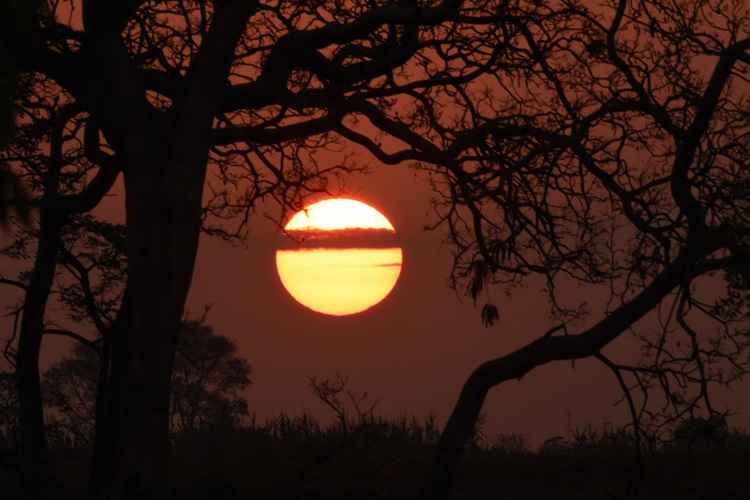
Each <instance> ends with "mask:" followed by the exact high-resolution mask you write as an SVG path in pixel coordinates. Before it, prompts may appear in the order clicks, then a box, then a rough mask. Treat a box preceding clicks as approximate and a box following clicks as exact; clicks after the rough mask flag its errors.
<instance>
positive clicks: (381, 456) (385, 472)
mask: <svg viewBox="0 0 750 500" xmlns="http://www.w3.org/2000/svg"><path fill="white" fill-rule="evenodd" d="M438 436H439V429H438V428H437V427H436V426H435V422H434V421H432V420H429V419H428V420H426V421H423V422H419V421H416V420H408V419H403V420H400V421H384V420H379V419H373V420H363V421H361V422H359V423H357V424H356V425H353V426H342V425H340V423H336V424H334V425H332V426H330V427H322V426H321V424H319V423H318V422H316V421H315V420H314V419H312V418H310V417H307V416H303V417H298V418H290V417H284V416H282V417H279V418H277V419H275V420H272V421H270V422H266V423H263V424H261V423H258V422H253V421H249V422H247V423H246V424H245V425H243V426H241V427H237V428H223V429H222V428H215V429H210V428H206V429H204V430H200V431H196V432H191V433H189V434H182V435H178V436H174V447H173V450H172V454H173V456H172V460H171V477H172V491H173V494H174V498H181V499H192V498H195V499H199V498H200V499H203V498H207V499H208V498H211V499H234V498H237V499H250V498H265V499H287V498H290V499H291V498H294V499H318V498H320V499H323V498H330V499H339V498H340V499H368V498H384V499H385V498H394V499H396V498H398V499H401V498H416V497H417V495H418V493H419V489H420V487H421V485H422V484H423V479H424V477H425V475H426V474H427V473H428V471H429V466H430V464H431V460H432V457H433V455H434V448H435V443H436V440H437V438H438ZM560 441H561V440H554V442H555V443H556V444H555V446H550V445H549V443H551V442H552V441H550V442H548V446H542V447H540V448H537V449H535V450H530V449H528V448H527V447H526V446H525V444H524V441H523V439H522V438H521V437H520V436H500V437H498V438H497V439H487V438H483V437H477V439H476V440H475V442H474V443H473V445H472V446H471V447H470V448H469V452H468V453H467V456H466V461H465V462H464V464H463V465H462V467H461V469H460V471H459V476H458V478H457V481H456V490H455V493H454V496H453V498H456V499H484V498H486V499H490V498H491V499H503V498H514V499H567V498H571V499H572V498H576V499H578V498H583V499H588V498H590V499H644V500H645V499H654V500H657V499H658V500H667V499H681V500H691V499H738V500H739V499H741V498H746V496H745V495H746V494H747V491H748V488H750V479H748V477H747V473H746V472H747V471H746V464H747V459H748V457H750V434H748V433H746V432H741V431H737V430H735V431H732V432H730V434H729V435H728V436H727V438H726V440H725V441H724V442H722V443H720V444H718V445H717V446H715V447H714V446H712V447H709V448H701V449H697V450H692V451H688V450H686V449H685V448H684V447H678V446H674V447H664V448H663V449H661V450H660V451H658V452H656V453H654V454H653V455H649V456H647V457H646V459H645V463H644V470H643V476H642V478H639V472H638V469H637V468H636V467H635V462H634V455H633V453H632V448H630V445H629V438H628V434H627V433H626V432H624V431H619V430H616V429H613V428H609V427H603V428H593V427H584V428H579V429H574V430H571V432H570V434H569V436H567V437H566V438H565V439H564V442H560ZM89 458H90V451H89V450H88V449H81V448H69V447H66V446H65V445H64V443H58V444H57V446H53V447H52V450H51V461H52V467H51V470H52V474H53V477H52V478H51V481H50V484H49V486H50V488H49V491H50V493H52V494H53V495H54V497H55V498H85V496H86V494H85V488H84V485H85V484H86V478H87V474H88V460H89ZM0 483H1V484H3V485H4V487H3V493H2V494H3V495H4V497H6V498H22V497H21V495H20V493H19V490H18V486H17V480H16V477H15V474H14V469H12V468H7V467H3V468H0Z"/></svg>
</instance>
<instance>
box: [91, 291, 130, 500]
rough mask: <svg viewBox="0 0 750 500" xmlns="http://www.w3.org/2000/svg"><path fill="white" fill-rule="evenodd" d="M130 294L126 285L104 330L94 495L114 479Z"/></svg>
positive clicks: (95, 433)
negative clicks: (119, 381) (112, 322)
mask: <svg viewBox="0 0 750 500" xmlns="http://www.w3.org/2000/svg"><path fill="white" fill-rule="evenodd" d="M128 296H129V293H128V290H127V286H126V289H125V292H124V294H123V298H122V303H121V304H120V310H119V311H118V312H117V318H116V319H115V324H114V325H113V326H112V328H111V329H110V330H109V331H108V332H106V334H104V339H103V344H102V351H101V357H100V365H99V377H98V380H97V388H96V422H95V427H94V450H93V457H92V460H91V469H90V474H89V493H90V494H91V495H92V496H94V497H95V496H98V495H101V494H103V493H104V492H105V489H106V487H107V485H109V484H112V482H113V480H114V476H113V474H114V471H115V450H117V446H118V442H119V432H118V431H119V416H120V404H121V397H120V393H119V389H120V384H117V383H116V381H118V380H122V378H123V376H124V374H125V354H127V351H126V348H127V343H126V335H127V332H128V314H129V306H128Z"/></svg>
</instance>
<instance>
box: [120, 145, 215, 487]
mask: <svg viewBox="0 0 750 500" xmlns="http://www.w3.org/2000/svg"><path fill="white" fill-rule="evenodd" d="M204 155H205V153H204ZM201 160H202V161H201ZM199 161H201V163H202V165H196V163H198V162H196V161H194V162H192V164H187V165H186V164H180V165H175V164H174V163H173V164H171V165H159V164H158V163H157V162H154V163H152V164H151V166H152V168H153V169H154V171H157V170H162V171H163V172H164V173H163V174H162V175H158V176H152V175H148V176H146V175H132V174H126V189H127V197H128V201H127V203H126V205H127V214H128V221H127V223H128V274H129V277H128V288H129V293H130V298H129V301H128V317H129V320H128V329H127V335H126V336H125V338H124V346H123V347H124V350H125V354H124V360H123V361H124V363H125V366H124V377H123V376H121V377H120V378H119V379H118V380H115V381H113V382H114V384H116V385H117V388H116V389H115V390H116V391H118V392H119V399H120V400H119V402H118V403H117V404H118V406H119V410H120V411H119V416H118V417H117V419H118V422H117V430H116V432H117V437H116V442H115V450H113V451H114V454H115V456H114V459H115V460H114V485H113V486H114V488H115V492H116V494H117V496H122V497H124V498H131V497H132V498H160V497H163V495H164V494H166V491H165V488H166V486H167V484H166V472H167V470H166V467H167V455H168V430H169V394H170V378H171V373H172V364H173V361H174V355H175V349H176V345H177V333H178V331H179V327H180V321H181V319H182V314H183V308H184V304H185V299H186V298H187V293H188V290H189V287H190V281H191V279H192V273H193V265H194V261H195V256H196V253H197V250H198V236H199V233H200V225H201V196H200V195H201V189H202V186H203V173H202V172H201V170H205V159H199ZM183 169H184V170H190V171H191V172H192V173H193V174H195V173H200V175H194V176H186V175H185V174H184V170H183ZM180 170H182V171H183V173H182V175H181V176H180ZM154 177H156V179H161V181H162V182H153V179H154ZM179 177H192V178H190V179H183V180H184V181H185V182H180V181H179Z"/></svg>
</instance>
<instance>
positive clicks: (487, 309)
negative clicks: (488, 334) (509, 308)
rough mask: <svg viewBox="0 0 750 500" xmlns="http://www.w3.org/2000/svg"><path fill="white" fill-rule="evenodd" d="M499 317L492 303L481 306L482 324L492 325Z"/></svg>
mask: <svg viewBox="0 0 750 500" xmlns="http://www.w3.org/2000/svg"><path fill="white" fill-rule="evenodd" d="M499 318H500V313H499V312H498V310H497V306H495V305H494V304H485V305H484V307H482V324H483V325H484V326H486V327H490V326H493V325H494V324H495V321H497V320H498V319H499Z"/></svg>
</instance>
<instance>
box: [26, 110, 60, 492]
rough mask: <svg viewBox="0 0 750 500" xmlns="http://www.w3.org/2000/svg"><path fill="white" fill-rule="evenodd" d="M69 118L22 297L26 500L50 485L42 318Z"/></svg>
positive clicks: (56, 140) (51, 165) (56, 134)
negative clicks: (41, 359) (41, 368)
mask: <svg viewBox="0 0 750 500" xmlns="http://www.w3.org/2000/svg"><path fill="white" fill-rule="evenodd" d="M66 119H67V114H66V113H63V114H62V115H61V116H59V117H57V119H56V120H55V122H54V126H53V130H52V132H51V133H50V158H49V162H48V171H47V174H46V176H45V179H44V194H43V197H42V208H41V210H40V213H39V238H38V246H37V251H36V257H35V258H34V267H33V268H32V270H31V277H30V279H29V283H28V288H27V289H26V295H25V297H24V303H23V314H22V315H21V328H20V332H19V337H18V353H17V357H16V384H17V390H18V404H19V415H18V417H19V426H20V438H21V439H20V441H21V442H20V448H19V462H20V466H21V481H22V485H23V489H24V492H25V494H26V496H27V497H28V498H39V497H40V496H41V494H42V491H41V487H42V485H43V484H44V483H45V482H46V480H45V479H46V477H45V476H46V472H47V471H46V468H47V467H46V459H47V456H46V455H47V439H46V433H45V429H44V407H43V405H42V384H41V378H40V374H39V353H40V351H41V347H42V337H43V335H44V313H45V310H46V308H47V302H48V300H49V294H50V290H51V289H52V282H53V281H54V278H55V268H56V267H57V256H58V254H59V252H60V246H61V245H62V240H61V231H62V228H63V225H64V224H65V221H66V218H67V216H66V213H65V212H63V211H61V210H58V209H56V208H55V207H54V202H55V201H56V199H57V196H58V182H59V177H60V170H61V169H62V141H63V139H62V134H63V127H64V126H65V121H66Z"/></svg>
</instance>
